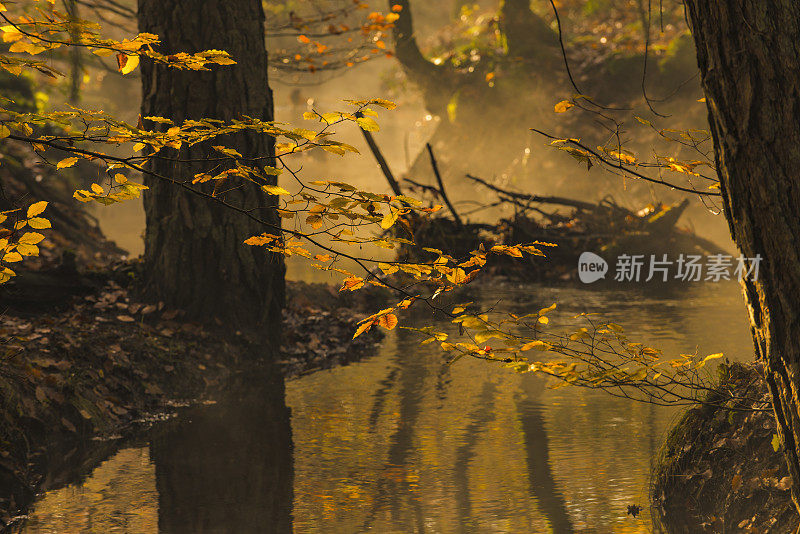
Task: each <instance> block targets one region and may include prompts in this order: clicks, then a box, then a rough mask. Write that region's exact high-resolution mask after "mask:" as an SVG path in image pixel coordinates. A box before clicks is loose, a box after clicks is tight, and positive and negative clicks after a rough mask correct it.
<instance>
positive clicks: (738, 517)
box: [651, 364, 800, 534]
mask: <svg viewBox="0 0 800 534" xmlns="http://www.w3.org/2000/svg"><path fill="white" fill-rule="evenodd" d="M722 375H723V376H722V380H721V385H722V387H725V388H730V389H731V390H733V391H734V392H735V393H737V394H738V395H740V396H741V397H743V398H747V399H748V400H747V401H746V402H741V403H739V404H737V405H734V404H732V403H728V404H726V405H723V406H719V407H717V406H711V405H708V404H705V405H702V406H700V407H697V408H692V409H690V410H689V411H687V412H686V413H685V414H684V415H683V417H682V418H681V419H680V421H679V422H678V424H677V425H676V426H675V427H674V428H673V429H672V431H671V432H670V434H669V436H668V437H667V441H666V443H665V444H664V446H663V449H662V451H661V454H660V457H659V458H658V459H657V462H656V465H655V467H654V471H653V484H652V493H651V497H652V499H653V517H654V518H655V519H656V520H658V521H659V522H660V523H661V525H662V526H663V528H664V530H665V531H666V532H670V533H684V532H685V533H695V532H719V533H722V532H752V533H775V534H778V533H781V534H783V533H790V532H795V531H796V530H797V528H798V525H800V516H798V515H797V512H796V511H795V509H794V505H793V504H792V500H791V495H790V492H789V488H790V485H791V483H790V479H789V473H788V469H787V467H786V464H785V462H784V459H783V455H782V453H781V452H780V448H779V447H780V444H779V440H778V439H777V430H776V428H775V420H774V416H773V412H772V407H771V397H770V394H769V391H768V388H767V385H766V383H765V381H764V379H763V376H762V373H761V369H760V366H758V364H752V365H748V366H742V365H738V364H734V365H731V366H730V367H728V368H726V369H724V370H723V373H722ZM706 400H707V402H710V403H711V404H714V401H715V396H714V395H713V394H711V395H709V397H708V398H707V399H706Z"/></svg>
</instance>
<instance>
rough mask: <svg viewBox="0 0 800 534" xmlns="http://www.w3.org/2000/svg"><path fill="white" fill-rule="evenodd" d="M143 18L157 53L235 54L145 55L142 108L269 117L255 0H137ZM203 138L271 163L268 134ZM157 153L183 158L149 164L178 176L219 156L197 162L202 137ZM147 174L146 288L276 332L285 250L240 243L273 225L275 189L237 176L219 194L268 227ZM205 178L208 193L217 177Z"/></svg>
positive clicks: (172, 115) (178, 119) (173, 113)
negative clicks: (177, 65)
mask: <svg viewBox="0 0 800 534" xmlns="http://www.w3.org/2000/svg"><path fill="white" fill-rule="evenodd" d="M139 27H140V30H141V31H142V32H149V33H154V34H157V35H159V36H160V38H161V41H162V45H161V47H160V51H161V52H163V53H167V54H170V53H175V52H198V51H201V50H206V49H219V50H225V51H227V52H229V53H230V54H231V56H232V57H233V59H234V60H235V61H236V62H237V64H236V65H230V66H216V67H212V70H211V71H210V72H193V71H181V70H177V69H171V68H165V67H164V66H161V65H156V64H154V63H153V62H151V61H143V62H142V85H143V95H142V116H143V117H147V116H160V117H166V118H169V119H172V120H173V121H174V122H175V123H176V124H180V123H182V122H183V121H184V120H187V119H200V118H213V119H221V120H230V119H235V118H240V117H241V116H243V115H247V116H250V117H254V118H259V119H262V120H272V119H273V111H272V109H273V108H272V94H271V92H270V89H269V86H268V84H267V53H266V50H265V48H264V12H263V10H262V6H261V0H205V1H204V0H181V1H178V0H139ZM146 122H147V121H146ZM147 125H148V126H151V127H152V126H154V125H153V124H152V123H151V124H147ZM209 144H211V145H220V144H224V145H225V146H228V147H231V148H234V149H236V150H237V151H238V152H239V153H241V154H242V155H243V156H244V157H245V158H256V157H260V158H264V157H266V158H270V159H262V160H260V161H259V165H261V166H263V165H274V161H272V160H271V158H273V157H274V154H275V147H274V139H273V138H271V137H269V136H266V135H256V134H252V133H247V134H238V135H236V136H229V137H226V138H224V139H217V140H215V141H214V142H213V143H209ZM162 154H163V155H164V156H167V157H168V158H176V157H179V158H180V159H182V160H184V162H182V163H181V162H175V161H174V160H170V159H166V158H164V159H161V158H159V159H155V160H153V161H152V162H151V163H150V170H152V171H153V172H154V173H157V174H160V175H163V176H168V177H170V178H172V179H175V180H178V181H182V182H191V180H192V177H193V176H194V175H195V174H197V173H200V172H204V171H209V170H210V169H212V168H214V167H215V165H216V163H208V162H204V161H202V160H203V159H206V158H208V157H209V146H208V145H203V146H195V147H192V148H182V149H181V150H180V152H177V151H174V150H167V151H163V152H162ZM188 160H192V162H188ZM198 160H199V161H198ZM145 183H146V184H147V185H148V186H149V187H150V190H149V191H148V192H147V194H146V195H144V204H145V212H146V218H147V231H146V236H145V274H146V276H147V279H146V282H147V287H146V291H147V292H148V293H149V294H150V295H151V296H153V297H155V298H158V299H160V300H163V301H164V302H166V303H168V304H170V305H172V306H176V307H181V308H183V309H186V310H187V311H188V312H189V313H190V314H191V315H192V316H194V317H198V318H205V319H208V318H211V317H218V318H220V319H222V320H224V321H227V322H229V323H230V324H231V325H232V327H233V328H236V327H237V325H239V324H244V325H250V326H253V325H258V326H259V327H260V328H262V329H263V331H264V333H265V334H266V336H267V338H269V339H277V337H275V336H276V335H277V333H278V332H279V330H278V329H279V325H280V308H281V306H282V304H283V293H284V285H283V284H284V282H283V274H284V266H283V261H282V258H280V257H277V256H274V255H267V254H265V253H264V252H263V250H261V249H260V248H259V247H248V246H245V245H243V244H242V242H243V241H244V240H245V239H246V238H247V237H249V236H251V235H254V234H260V233H262V232H264V231H268V230H272V231H275V230H274V229H275V228H277V227H279V225H280V219H279V218H278V217H277V214H276V213H275V210H274V197H273V198H272V199H270V197H268V196H267V195H265V194H263V193H262V192H261V190H260V189H259V187H257V186H256V185H254V184H245V183H242V182H234V181H231V182H229V183H227V184H225V186H224V187H223V189H224V190H228V191H227V192H226V193H224V194H223V195H222V196H221V197H220V198H222V199H224V201H225V202H226V203H228V204H232V205H234V206H237V207H239V208H245V209H250V210H253V211H252V213H253V214H255V215H257V216H258V217H260V218H261V219H266V220H268V221H269V222H270V225H272V226H273V228H265V227H264V226H263V225H260V224H258V223H256V222H253V221H252V220H251V219H249V218H247V217H245V216H243V215H242V214H240V213H237V212H235V211H232V210H230V209H227V208H225V207H223V206H220V205H218V204H215V203H214V202H211V201H209V200H206V199H203V198H200V197H198V196H196V195H193V194H191V193H189V192H187V191H185V190H182V189H181V188H180V187H176V186H175V185H174V184H170V183H167V182H165V181H163V180H159V179H157V178H153V177H146V179H145ZM206 185H207V186H208V188H207V189H205V191H207V192H210V191H211V190H212V189H213V185H209V184H206Z"/></svg>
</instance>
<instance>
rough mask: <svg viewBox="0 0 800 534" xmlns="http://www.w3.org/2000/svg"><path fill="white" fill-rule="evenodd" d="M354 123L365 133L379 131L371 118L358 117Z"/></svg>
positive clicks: (378, 127)
mask: <svg viewBox="0 0 800 534" xmlns="http://www.w3.org/2000/svg"><path fill="white" fill-rule="evenodd" d="M356 122H357V123H358V125H359V126H361V129H362V130H364V131H367V132H377V131H379V130H380V129H381V128H380V126H378V123H377V122H375V119H373V118H372V117H358V118H357V119H356Z"/></svg>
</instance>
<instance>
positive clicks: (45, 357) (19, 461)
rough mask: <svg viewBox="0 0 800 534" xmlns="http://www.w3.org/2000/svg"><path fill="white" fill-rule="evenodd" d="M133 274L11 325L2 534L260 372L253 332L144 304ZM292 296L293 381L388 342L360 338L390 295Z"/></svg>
mask: <svg viewBox="0 0 800 534" xmlns="http://www.w3.org/2000/svg"><path fill="white" fill-rule="evenodd" d="M129 267H130V264H125V263H122V264H117V265H116V266H115V267H114V268H113V269H112V270H111V271H109V272H107V273H102V274H100V273H95V274H94V275H93V277H92V286H94V287H95V289H94V290H93V291H88V294H83V295H80V296H78V297H75V298H74V299H73V300H72V301H71V302H69V303H68V304H65V305H61V306H56V307H55V309H54V308H52V307H47V308H45V309H36V310H34V311H31V310H30V309H28V308H24V309H22V310H21V311H15V310H14V309H11V310H8V311H6V312H5V314H4V315H3V317H2V321H1V322H0V341H1V342H2V343H0V530H2V528H3V526H4V525H8V524H12V523H15V522H16V521H18V520H19V519H21V518H22V517H23V516H24V514H25V512H26V508H27V506H28V505H29V504H30V503H31V501H32V500H33V499H34V497H35V495H36V494H37V493H40V492H42V491H45V490H47V489H50V488H55V487H59V486H62V485H64V484H67V483H70V482H71V481H72V479H73V477H74V476H75V473H76V472H79V471H83V472H85V471H86V469H87V468H88V467H90V466H91V465H94V464H95V463H96V462H97V461H100V460H102V459H103V454H104V453H103V451H104V450H107V449H109V448H111V450H113V447H112V445H113V443H111V442H113V441H114V440H116V439H117V438H119V437H121V436H124V435H131V434H133V433H135V432H137V431H139V430H142V428H143V427H147V426H149V424H151V423H152V422H155V421H158V420H159V419H162V418H164V417H169V416H171V415H172V414H173V413H174V412H175V411H176V409H177V408H179V407H184V406H190V405H196V404H198V403H207V402H213V400H214V398H215V397H216V396H217V395H219V394H221V393H222V392H223V391H224V389H225V387H226V384H229V383H231V379H232V378H233V376H234V375H236V374H237V373H246V372H248V371H249V370H252V366H253V365H260V363H259V357H260V356H261V355H262V354H260V352H261V350H260V348H259V343H258V340H257V339H255V338H253V337H252V336H251V335H249V334H248V333H246V332H234V333H230V332H229V333H227V334H225V333H224V332H223V329H222V328H221V327H220V325H215V324H210V325H201V324H198V323H194V322H190V321H187V320H185V319H184V318H183V312H181V311H180V310H174V309H169V308H166V307H165V306H164V305H163V304H159V303H154V304H149V303H144V302H139V301H137V299H136V298H135V297H134V294H135V293H134V292H133V291H131V290H130V289H129V287H128V284H126V283H125V282H126V281H127V280H132V278H131V276H130V271H131V269H130V268H129ZM287 294H288V298H287V301H288V303H289V306H288V307H287V308H286V309H285V310H284V316H283V327H284V328H283V343H282V346H281V349H280V359H279V361H278V365H279V366H280V368H281V370H282V372H283V373H284V375H285V376H287V377H292V376H297V375H300V374H304V373H307V372H312V371H314V370H318V369H322V368H329V367H333V366H337V365H343V364H346V363H347V362H349V361H352V360H355V359H358V358H361V357H363V356H366V355H369V354H371V353H372V351H373V349H374V347H375V345H376V344H377V342H378V340H379V336H380V335H381V334H380V333H378V332H371V333H368V334H367V335H365V336H360V337H358V338H357V339H355V340H353V339H351V338H352V335H353V332H354V331H355V328H356V324H357V322H358V320H359V319H360V318H363V316H365V315H366V314H365V313H362V312H361V310H363V311H367V310H372V308H371V307H370V306H372V305H373V303H372V299H376V300H380V299H381V296H380V295H375V294H369V293H365V294H364V296H354V295H352V294H347V295H345V294H339V293H338V291H337V290H336V288H333V287H329V286H324V285H320V284H303V283H291V282H290V283H289V284H288V287H287ZM15 297H16V299H15V300H17V301H19V295H16V296H15ZM375 305H377V304H375ZM105 454H107V452H106V453H105Z"/></svg>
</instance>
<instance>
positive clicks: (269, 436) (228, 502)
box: [150, 376, 294, 534]
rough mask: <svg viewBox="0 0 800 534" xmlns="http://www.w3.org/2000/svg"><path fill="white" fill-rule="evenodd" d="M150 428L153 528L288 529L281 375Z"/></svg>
mask: <svg viewBox="0 0 800 534" xmlns="http://www.w3.org/2000/svg"><path fill="white" fill-rule="evenodd" d="M248 382H249V383H247V384H242V386H241V389H240V390H238V391H236V392H235V394H231V395H230V396H229V397H228V398H226V399H225V400H224V401H222V402H219V403H217V404H215V405H213V406H208V407H198V408H195V409H192V410H191V411H190V412H189V413H186V414H184V415H183V416H182V417H180V418H176V419H173V420H171V421H168V422H166V423H164V424H162V425H159V426H158V427H157V428H156V429H154V431H153V436H152V439H151V445H150V454H151V459H152V461H153V463H154V464H155V472H156V487H157V489H158V495H159V502H158V505H159V506H158V509H159V515H158V527H159V532H161V533H165V534H166V533H169V534H185V533H195V532H197V533H199V532H215V533H224V532H230V533H243V532H263V533H276V534H278V533H280V534H283V533H286V532H291V530H292V527H291V510H292V501H293V491H292V484H293V479H294V476H293V466H292V436H291V426H290V418H289V409H288V408H287V407H286V401H285V394H284V384H283V380H282V379H280V378H275V377H270V376H261V377H250V378H249V379H248Z"/></svg>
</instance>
